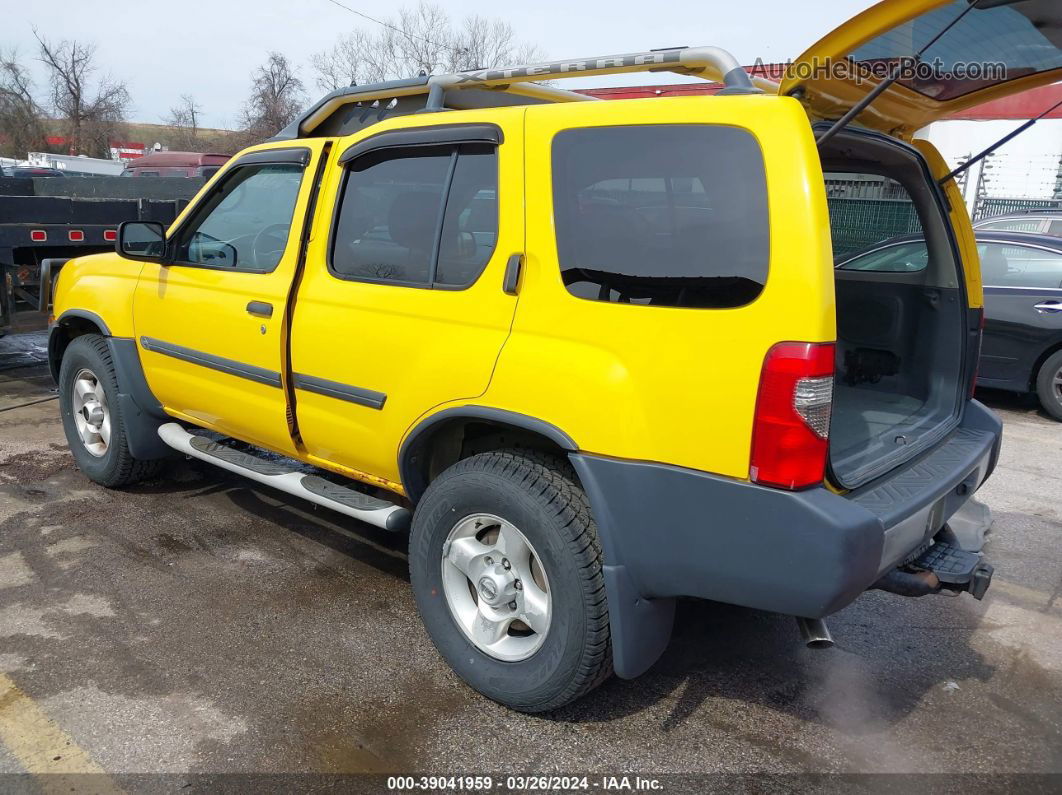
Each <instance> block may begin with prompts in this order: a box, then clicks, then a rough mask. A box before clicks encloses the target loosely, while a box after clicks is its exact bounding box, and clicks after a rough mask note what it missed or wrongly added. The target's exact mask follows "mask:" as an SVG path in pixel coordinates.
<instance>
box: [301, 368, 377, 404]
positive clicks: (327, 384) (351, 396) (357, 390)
mask: <svg viewBox="0 0 1062 795" xmlns="http://www.w3.org/2000/svg"><path fill="white" fill-rule="evenodd" d="M292 382H293V383H294V385H295V388H296V389H301V390H302V391H304V392H314V393H316V394H318V395H324V396H326V397H331V398H335V399H336V400H346V401H348V402H349V403H357V404H358V405H359V406H368V407H369V408H371V409H382V408H383V407H384V403H385V402H387V395H385V394H384V393H383V392H377V391H375V390H372V389H365V388H363V387H360V386H350V385H349V384H341V383H340V382H338V381H330V380H328V379H327V378H318V377H317V376H315V375H305V374H303V373H294V374H293V375H292Z"/></svg>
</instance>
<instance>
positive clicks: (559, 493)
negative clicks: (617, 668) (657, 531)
mask: <svg viewBox="0 0 1062 795" xmlns="http://www.w3.org/2000/svg"><path fill="white" fill-rule="evenodd" d="M409 567H410V579H411V581H412V584H413V594H414V597H415V598H416V600H417V607H418V608H419V610H420V614H421V617H422V618H423V620H424V624H425V626H426V628H427V630H428V634H429V635H430V636H431V639H432V642H434V644H435V646H436V648H437V649H438V650H439V652H440V653H441V654H442V656H443V657H444V658H445V659H446V661H447V662H448V663H449V664H450V666H451V667H452V668H453V669H454V671H456V672H457V674H458V675H459V676H461V678H462V679H464V680H465V681H466V682H468V684H469V685H471V686H472V687H473V688H475V689H476V690H478V691H479V692H480V693H483V694H484V695H486V696H487V697H489V698H492V699H494V700H495V701H498V702H500V703H502V704H505V705H507V706H510V707H512V708H514V709H518V710H521V711H524V712H542V711H545V710H550V709H556V708H557V707H561V706H563V705H564V704H567V703H569V702H571V701H574V700H575V699H577V698H579V697H580V696H582V695H584V694H585V693H587V692H589V691H590V690H591V689H593V688H594V687H596V686H597V685H598V684H600V683H601V682H603V681H604V680H605V679H606V678H607V677H608V676H609V675H610V674H611V673H612V648H611V643H610V637H609V624H608V604H607V602H606V599H605V586H604V578H603V575H602V571H601V547H600V545H599V543H598V539H597V531H596V527H595V525H594V522H593V519H592V518H591V516H590V509H589V504H588V502H587V500H586V496H585V494H583V492H582V489H580V488H579V486H578V485H577V483H576V480H575V475H574V473H573V472H572V471H571V468H570V467H569V466H568V464H567V462H566V461H564V460H563V459H559V458H554V457H552V456H547V455H543V454H539V453H535V452H532V451H523V450H521V451H495V452H488V453H480V454H479V455H475V456H472V457H471V458H466V459H464V460H462V461H459V462H458V463H456V464H454V465H453V466H452V467H450V468H449V469H447V470H446V471H445V472H443V473H442V474H441V475H440V476H439V477H438V478H436V479H435V480H434V481H432V483H431V485H430V486H429V487H428V490H427V492H426V493H425V495H424V498H423V499H422V500H421V502H420V504H419V505H418V506H417V511H416V514H415V515H414V518H413V531H412V534H411V537H410V551H409Z"/></svg>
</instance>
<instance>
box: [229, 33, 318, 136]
mask: <svg viewBox="0 0 1062 795" xmlns="http://www.w3.org/2000/svg"><path fill="white" fill-rule="evenodd" d="M305 100H306V92H305V89H304V88H303V85H302V80H300V79H299V77H298V75H297V74H296V73H295V70H294V69H293V68H292V67H291V65H290V64H289V63H288V59H287V58H286V57H285V56H284V55H283V54H281V53H279V52H271V53H269V58H268V60H267V61H266V62H265V63H264V64H263V65H262V66H259V67H258V68H257V69H256V70H255V71H254V74H253V75H252V77H251V95H250V97H248V99H247V102H246V104H245V105H244V109H243V129H244V132H245V133H246V134H247V136H248V138H249V139H250V140H253V141H258V140H261V139H263V138H268V137H269V136H271V135H275V134H276V133H277V132H279V131H280V130H282V129H283V128H284V127H286V126H287V125H288V123H289V122H291V121H292V120H293V119H294V118H295V117H296V116H297V115H298V114H299V111H300V110H302V107H303V104H304V103H305Z"/></svg>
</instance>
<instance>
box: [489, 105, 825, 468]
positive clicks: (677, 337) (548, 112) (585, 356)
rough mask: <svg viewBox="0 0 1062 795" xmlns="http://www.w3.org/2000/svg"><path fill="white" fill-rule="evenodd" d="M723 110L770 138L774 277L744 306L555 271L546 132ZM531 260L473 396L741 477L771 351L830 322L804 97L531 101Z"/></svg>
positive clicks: (619, 452)
mask: <svg viewBox="0 0 1062 795" xmlns="http://www.w3.org/2000/svg"><path fill="white" fill-rule="evenodd" d="M646 122H652V123H654V124H656V123H659V124H691V123H699V124H700V123H703V124H713V123H715V124H729V125H735V126H740V127H744V128H746V129H748V130H749V131H750V132H751V133H752V134H753V136H754V137H755V138H757V139H758V141H759V143H760V146H761V149H762V151H763V157H764V163H765V167H766V172H767V186H768V193H769V204H768V211H769V214H770V220H771V233H770V249H771V259H770V267H769V271H768V277H767V286H766V288H765V289H764V291H763V293H762V294H761V295H760V297H759V298H757V299H756V300H755V301H754V302H752V303H751V304H749V305H747V306H744V307H740V308H736V309H680V308H669V307H659V306H639V305H632V304H622V303H605V302H598V301H589V300H584V299H580V298H577V297H575V296H573V295H571V294H570V293H569V292H568V291H567V289H566V288H565V287H564V285H563V283H562V282H561V276H560V269H559V265H558V260H557V251H556V241H555V237H554V228H553V216H552V208H551V203H550V201H549V200H548V199H547V198H546V197H551V196H552V195H553V189H552V178H551V156H550V153H551V146H552V139H553V136H554V135H555V134H556V133H557V132H559V131H561V130H564V129H566V128H571V127H589V126H598V125H633V124H644V123H646ZM526 135H527V155H526V157H527V194H528V196H529V197H538V198H537V199H536V200H535V201H528V205H527V250H528V257H527V265H526V268H525V272H524V276H523V278H522V285H521V289H520V301H519V306H518V308H517V312H516V319H515V321H514V324H513V333H512V335H511V337H510V338H509V340H508V341H507V342H506V344H505V348H504V350H503V351H502V355H501V357H500V359H499V361H498V367H497V369H496V371H495V374H494V378H493V379H492V381H491V385H490V388H489V389H488V390H487V393H486V394H485V395H484V396H483V398H482V399H480V400H478V401H477V403H479V404H481V405H486V406H492V407H497V408H502V409H506V410H508V411H515V412H518V413H521V414H526V415H528V416H532V417H537V418H539V419H542V420H545V421H546V422H549V423H552V424H553V425H555V426H557V427H558V428H560V429H561V430H563V431H565V432H566V433H568V434H569V435H570V436H571V437H572V438H573V439H574V440H575V442H576V443H577V444H578V446H579V447H580V448H581V449H583V450H586V451H589V452H592V453H599V454H603V455H609V456H616V457H620V458H630V459H641V460H649V461H661V462H667V463H670V464H675V465H678V466H685V467H691V468H694V469H700V470H707V471H711V472H717V473H720V474H723V475H729V476H732V477H735V478H747V477H748V467H749V446H750V439H751V431H752V416H753V410H754V407H755V403H756V391H757V387H758V384H759V376H760V368H761V366H762V363H763V357H764V354H765V353H766V352H767V350H768V349H769V348H770V347H771V345H773V344H774V343H776V342H779V341H781V340H803V341H808V342H825V341H832V340H833V339H835V337H836V329H835V325H836V321H835V311H834V285H833V266H832V257H831V243H830V225H829V217H828V213H827V207H826V196H825V188H824V184H823V181H822V175H821V170H820V166H819V157H818V152H817V151H816V149H815V143H814V140H813V138H812V135H811V130H810V127H809V126H808V121H807V116H806V114H805V112H804V110H803V108H802V107H801V105H800V104H799V103H798V102H796V101H795V100H792V99H788V98H779V97H764V96H735V97H687V98H675V99H645V100H628V101H624V102H601V103H593V104H591V103H585V104H578V105H574V104H573V105H554V106H536V107H532V108H529V109H528V111H527V132H526Z"/></svg>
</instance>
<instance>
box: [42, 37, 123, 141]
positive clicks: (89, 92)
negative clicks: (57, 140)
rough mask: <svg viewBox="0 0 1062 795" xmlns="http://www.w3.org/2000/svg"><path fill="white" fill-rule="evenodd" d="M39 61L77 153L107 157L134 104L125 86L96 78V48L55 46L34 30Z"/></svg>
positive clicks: (76, 43) (77, 44)
mask: <svg viewBox="0 0 1062 795" xmlns="http://www.w3.org/2000/svg"><path fill="white" fill-rule="evenodd" d="M33 35H34V36H35V37H36V39H37V43H38V45H39V47H40V55H39V58H38V60H40V61H41V63H43V64H44V65H45V67H46V68H47V70H48V77H49V80H50V82H51V88H52V107H53V109H54V111H55V113H56V115H57V116H58V117H59V119H60V120H61V121H62V122H63V123H64V125H65V127H66V134H67V138H68V139H69V141H70V151H71V153H73V154H87V155H94V156H97V157H106V156H107V155H108V154H109V148H110V143H109V142H110V139H111V138H112V137H113V136H114V135H115V134H116V133H117V132H118V131H119V130H120V128H121V123H122V120H123V119H124V118H125V113H126V111H127V110H128V108H129V105H130V102H131V100H130V98H129V91H128V90H127V89H126V87H125V83H123V82H121V81H118V80H115V79H113V78H112V77H110V76H109V75H105V76H103V77H100V78H98V79H96V78H95V73H96V72H97V68H96V65H95V55H96V46H95V45H94V44H85V43H84V42H80V41H71V40H67V39H64V40H62V41H60V42H59V43H57V44H55V43H52V42H49V41H48V40H47V39H44V38H42V37H41V35H40V34H39V33H38V32H37V31H36V30H34V31H33Z"/></svg>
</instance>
